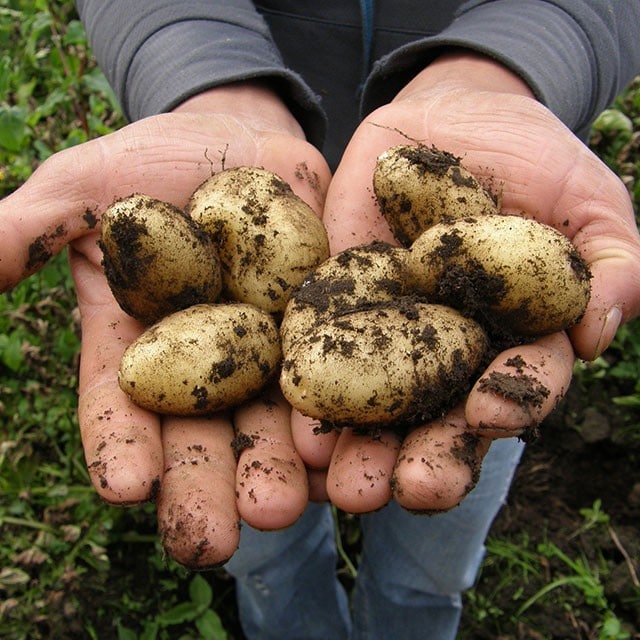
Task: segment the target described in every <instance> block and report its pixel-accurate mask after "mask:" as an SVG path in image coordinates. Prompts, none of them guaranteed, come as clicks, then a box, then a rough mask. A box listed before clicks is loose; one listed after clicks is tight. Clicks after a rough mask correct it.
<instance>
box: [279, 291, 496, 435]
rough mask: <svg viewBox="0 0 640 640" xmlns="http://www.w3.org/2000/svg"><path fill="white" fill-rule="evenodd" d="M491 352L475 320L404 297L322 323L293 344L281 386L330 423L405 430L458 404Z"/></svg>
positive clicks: (304, 408) (307, 411)
mask: <svg viewBox="0 0 640 640" xmlns="http://www.w3.org/2000/svg"><path fill="white" fill-rule="evenodd" d="M486 346H487V339H486V336H485V334H484V331H483V330H482V329H481V328H480V326H479V325H478V324H476V323H475V322H474V321H472V320H469V319H467V318H464V317H463V316H462V315H461V314H459V313H458V312H457V311H454V310H453V309H450V308H447V307H444V306H439V305H431V304H426V303H423V302H419V301H416V300H414V299H413V298H411V297H406V296H405V297H401V298H398V299H397V300H395V301H393V302H389V303H386V304H385V303H381V304H379V305H377V306H375V307H373V308H370V309H366V310H356V311H354V312H352V313H349V314H345V315H332V316H330V317H328V318H325V319H324V321H323V322H322V323H319V324H318V325H316V326H315V327H314V328H312V329H311V330H310V331H308V332H307V334H306V335H305V337H304V339H303V340H299V341H297V342H295V343H293V344H292V345H291V347H290V349H289V351H288V352H287V354H286V357H285V359H284V361H283V366H282V371H281V376H280V387H281V389H282V391H283V393H284V395H285V397H286V398H287V400H288V401H289V402H290V403H291V405H292V406H293V407H295V408H296V409H298V410H299V411H300V412H301V413H303V414H304V415H306V416H309V417H311V418H315V419H318V420H320V421H321V422H323V423H325V424H327V425H332V426H338V427H339V426H360V427H362V426H365V427H368V428H371V429H375V428H381V427H386V426H393V427H394V428H399V427H402V428H404V427H407V426H409V425H413V424H416V423H420V422H424V421H426V420H429V419H430V418H433V417H435V416H436V415H439V414H440V412H442V411H443V410H444V409H446V408H449V407H450V406H451V405H452V404H453V403H454V402H455V401H456V400H458V399H459V398H460V395H461V394H462V393H464V392H466V391H467V390H468V388H469V380H470V378H471V376H472V374H473V373H474V371H475V370H476V368H477V367H478V366H479V364H480V362H481V359H482V357H483V355H484V353H485V349H486Z"/></svg>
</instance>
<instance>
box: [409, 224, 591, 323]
mask: <svg viewBox="0 0 640 640" xmlns="http://www.w3.org/2000/svg"><path fill="white" fill-rule="evenodd" d="M408 271H409V272H410V274H411V278H412V280H413V284H414V286H415V287H416V288H417V290H418V291H420V292H421V293H422V294H425V295H427V296H431V297H432V298H433V299H435V300H436V301H439V302H443V301H445V300H446V303H447V304H450V305H451V306H453V307H455V308H458V309H464V310H466V311H470V312H479V313H480V314H481V315H482V316H483V317H484V318H485V319H490V318H492V317H493V318H494V320H493V322H494V323H499V324H500V325H501V326H503V327H506V328H508V329H509V330H511V331H512V332H514V333H516V334H519V335H522V336H539V335H546V334H550V333H554V332H556V331H562V330H563V329H566V328H568V327H570V326H571V325H573V324H575V323H576V322H578V321H579V320H580V318H581V317H582V315H583V314H584V311H585V309H586V306H587V303H588V302H589V297H590V279H591V274H590V272H589V268H588V266H587V265H586V264H585V262H584V261H583V260H582V258H581V257H580V255H579V254H578V252H577V250H576V249H575V247H574V246H573V244H572V243H571V242H570V241H569V240H568V239H567V238H566V237H565V236H563V235H562V234H561V233H560V232H558V231H556V230H555V229H553V228H552V227H549V226H547V225H543V224H541V223H539V222H536V221H535V220H529V219H525V218H521V217H519V216H501V215H494V216H483V217H478V218H465V219H460V220H454V221H452V222H449V223H440V224H438V225H436V226H434V227H432V228H431V229H429V230H427V231H425V232H424V233H423V234H422V235H421V236H420V237H419V238H418V239H417V240H416V241H415V242H414V244H413V246H412V247H411V250H410V257H409V260H408Z"/></svg>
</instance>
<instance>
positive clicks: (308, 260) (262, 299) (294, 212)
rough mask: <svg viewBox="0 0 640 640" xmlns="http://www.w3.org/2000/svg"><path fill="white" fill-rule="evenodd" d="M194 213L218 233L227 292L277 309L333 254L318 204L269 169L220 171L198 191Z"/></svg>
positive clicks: (214, 234)
mask: <svg viewBox="0 0 640 640" xmlns="http://www.w3.org/2000/svg"><path fill="white" fill-rule="evenodd" d="M187 211H188V213H189V215H190V216H191V217H192V218H193V219H194V220H195V221H197V222H198V223H199V224H200V225H202V226H203V227H204V228H205V229H206V230H207V231H208V232H209V233H210V234H211V236H212V237H213V238H214V242H215V244H216V245H217V247H218V250H219V252H220V258H221V262H222V268H223V284H224V289H225V292H226V295H227V296H228V297H229V298H230V299H233V300H238V301H241V302H248V303H251V304H255V305H256V306H258V307H260V308H261V309H264V310H265V311H269V312H272V313H275V312H282V311H283V310H284V307H285V305H286V303H287V300H288V299H289V296H290V294H291V291H292V290H293V289H294V288H295V287H297V286H298V285H300V284H301V283H302V281H303V280H304V278H305V276H306V275H307V274H308V273H309V272H310V271H312V270H313V269H315V267H317V266H318V265H319V264H320V263H321V262H322V261H323V260H325V259H326V258H327V257H328V256H329V241H328V239H327V234H326V231H325V229H324V226H323V225H322V222H321V221H320V219H319V218H318V216H316V215H315V213H314V211H313V209H311V207H309V206H308V205H307V204H306V203H305V202H304V201H303V200H302V199H300V198H299V197H298V196H296V195H295V194H294V193H293V191H292V190H291V188H290V187H289V185H288V184H287V183H286V182H284V181H283V180H282V179H281V178H280V177H278V176H277V175H275V174H273V173H271V172H269V171H266V170H264V169H259V168H252V167H239V168H236V169H227V170H224V171H221V172H220V173H217V174H215V175H214V176H212V177H211V178H210V179H209V180H207V181H206V182H204V183H203V184H202V185H201V186H200V187H199V188H198V189H197V190H196V191H195V193H194V194H193V196H192V197H191V199H190V201H189V203H188V205H187Z"/></svg>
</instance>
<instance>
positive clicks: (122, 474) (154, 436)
mask: <svg viewBox="0 0 640 640" xmlns="http://www.w3.org/2000/svg"><path fill="white" fill-rule="evenodd" d="M70 258H71V260H70V261H71V269H72V272H73V275H74V278H75V280H76V283H77V291H78V304H79V309H80V316H81V323H82V352H81V358H80V372H79V385H78V419H79V423H80V431H81V435H82V443H83V447H84V451H85V458H86V461H87V466H88V469H89V474H90V476H91V480H92V482H93V484H94V486H95V487H96V489H97V491H98V493H99V494H100V495H101V496H102V497H103V498H104V499H105V500H106V501H107V502H110V503H114V504H131V503H137V502H141V501H144V500H149V499H151V498H153V497H154V495H155V493H157V491H158V488H159V484H160V481H161V478H162V444H161V437H160V424H159V420H158V417H157V416H156V415H154V414H152V413H150V412H148V411H145V410H142V409H140V408H139V407H137V406H136V405H135V404H133V403H132V402H131V401H130V400H129V398H128V397H127V396H126V395H125V394H124V393H123V392H122V390H121V389H120V387H119V386H118V368H119V366H120V359H121V357H122V353H123V351H124V350H125V348H126V347H127V346H128V345H129V343H130V342H131V341H132V340H133V339H134V338H135V337H136V336H137V335H138V333H139V332H140V330H141V327H140V325H138V323H137V322H135V321H134V320H132V319H131V318H130V317H129V316H127V315H126V314H125V313H124V312H123V311H122V310H120V308H119V307H118V306H117V304H116V303H115V300H113V298H112V297H111V293H110V292H109V291H108V288H107V285H106V283H105V281H104V278H103V277H102V273H101V271H100V269H99V268H97V267H95V266H94V264H92V263H91V262H89V261H88V260H87V259H86V258H85V257H84V256H83V255H81V254H80V253H78V252H77V251H75V250H72V251H71V252H70Z"/></svg>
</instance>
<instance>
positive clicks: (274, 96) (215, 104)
mask: <svg viewBox="0 0 640 640" xmlns="http://www.w3.org/2000/svg"><path fill="white" fill-rule="evenodd" d="M172 112H173V113H196V114H197V113H200V114H214V113H217V114H226V115H232V116H234V117H235V118H236V119H238V120H243V121H246V122H247V123H248V124H249V125H250V126H252V127H255V128H258V129H261V130H274V131H279V132H282V133H289V134H291V135H292V136H294V137H296V138H301V139H304V138H305V135H304V132H303V130H302V127H301V126H300V124H299V123H298V121H297V120H296V119H295V117H294V116H293V115H292V114H291V112H290V111H289V109H288V108H287V106H286V104H285V103H284V101H283V100H282V98H280V96H279V95H278V93H277V92H276V91H274V90H273V89H272V88H270V87H269V85H268V84H267V82H266V81H260V80H255V81H246V82H237V83H233V84H227V85H221V86H219V87H213V88H211V89H207V90H205V91H203V92H202V93H198V94H196V95H194V96H191V97H190V98H187V99H186V100H185V101H184V102H182V103H180V104H179V105H178V106H176V107H174V109H172Z"/></svg>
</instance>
